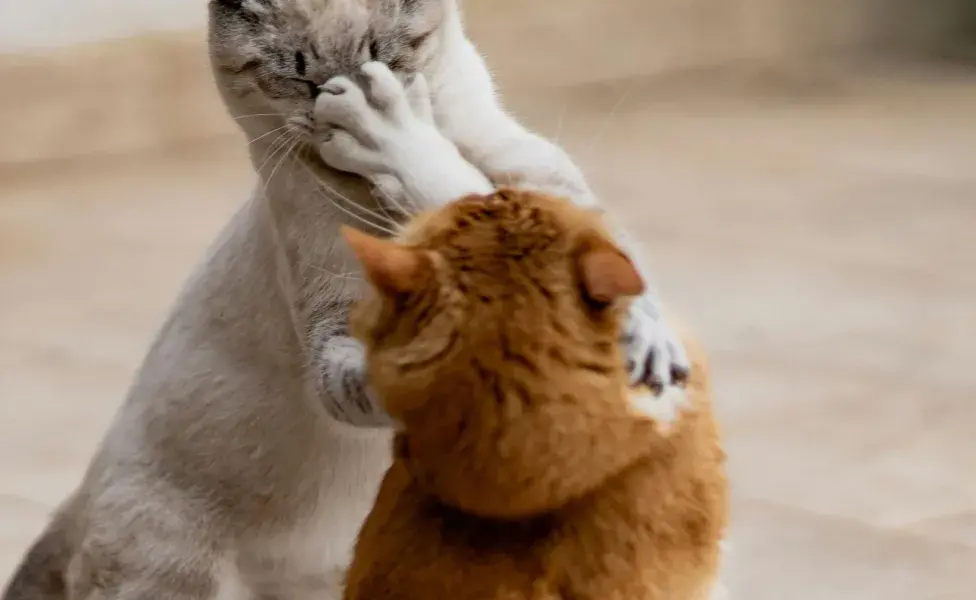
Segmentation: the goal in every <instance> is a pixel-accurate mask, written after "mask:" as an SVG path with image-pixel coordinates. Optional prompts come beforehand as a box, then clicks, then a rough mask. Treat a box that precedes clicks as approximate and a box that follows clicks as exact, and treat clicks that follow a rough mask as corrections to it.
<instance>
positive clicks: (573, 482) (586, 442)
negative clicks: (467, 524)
mask: <svg viewBox="0 0 976 600" xmlns="http://www.w3.org/2000/svg"><path fill="white" fill-rule="evenodd" d="M441 406H443V405H441ZM550 407H551V409H552V410H549V409H546V408H541V409H538V410H535V411H533V412H529V413H526V414H524V415H523V416H522V417H520V418H519V419H517V420H516V421H513V422H510V423H508V424H506V425H504V426H503V427H501V428H499V426H498V425H493V426H491V427H488V429H485V430H484V431H480V429H481V428H479V427H478V426H477V425H475V424H472V423H471V422H470V421H468V420H466V419H464V418H463V417H461V418H460V420H459V422H461V423H465V424H466V425H465V427H464V428H455V431H458V430H460V431H462V432H463V433H460V434H457V435H455V434H451V433H450V431H451V423H450V422H448V421H443V422H442V423H438V424H437V428H438V429H440V430H441V431H440V432H434V433H433V434H432V433H431V431H432V430H431V429H429V428H426V427H424V428H423V430H424V431H423V432H422V433H419V434H415V433H414V432H412V431H410V432H409V433H407V434H403V435H401V441H400V442H399V444H398V447H397V450H398V452H397V456H396V458H397V459H399V460H403V461H404V462H405V463H406V464H407V465H408V470H409V471H410V472H411V473H412V474H413V475H414V476H415V477H416V478H417V479H418V481H419V482H420V483H421V484H422V486H423V487H424V488H426V489H427V491H428V492H429V493H431V494H432V495H434V496H436V497H437V498H438V499H439V500H440V501H441V502H444V503H445V504H448V505H450V506H454V507H456V508H458V509H460V510H463V511H465V512H469V513H471V514H474V515H478V516H483V517H490V518H525V517H532V516H536V515H540V514H544V513H547V512H552V511H554V510H558V509H560V508H562V507H564V506H566V505H567V504H569V503H571V502H573V501H575V500H577V499H579V498H581V497H583V496H586V495H588V494H590V493H592V492H594V491H596V490H598V489H600V488H601V486H603V485H604V484H605V483H606V482H608V481H610V480H611V479H613V478H614V477H616V476H617V475H618V474H620V473H622V472H624V471H626V470H628V469H629V468H631V467H632V466H634V465H635V464H637V463H639V462H641V461H643V460H645V459H646V458H648V457H650V456H652V455H654V454H656V453H660V452H662V451H666V448H665V446H666V445H667V444H666V441H665V440H664V439H663V438H662V435H661V433H660V431H659V428H658V426H657V425H656V424H655V423H654V422H653V421H652V420H650V419H647V418H643V417H641V416H639V415H636V414H634V413H633V412H632V411H631V410H630V409H629V408H628V407H627V406H626V404H625V403H619V408H617V407H612V408H610V409H608V410H607V411H605V412H604V413H603V414H598V413H589V414H585V413H584V412H579V411H577V412H576V413H574V414H570V413H567V412H565V411H562V410H561V409H560V407H559V406H558V405H557V404H551V405H550ZM496 423H497V421H496ZM441 433H443V435H441Z"/></svg>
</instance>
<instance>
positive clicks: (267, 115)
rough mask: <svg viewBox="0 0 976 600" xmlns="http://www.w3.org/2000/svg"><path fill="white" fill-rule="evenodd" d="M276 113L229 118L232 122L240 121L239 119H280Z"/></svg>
mask: <svg viewBox="0 0 976 600" xmlns="http://www.w3.org/2000/svg"><path fill="white" fill-rule="evenodd" d="M280 116H281V115H279V114H278V113H254V114H252V115H241V116H239V117H231V119H232V120H234V121H240V120H241V119H254V118H257V117H280Z"/></svg>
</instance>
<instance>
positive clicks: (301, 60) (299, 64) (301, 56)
mask: <svg viewBox="0 0 976 600" xmlns="http://www.w3.org/2000/svg"><path fill="white" fill-rule="evenodd" d="M307 68H308V63H307V62H306V60H305V53H304V52H296V53H295V72H296V73H298V74H299V75H301V76H302V77H304V76H305V70H306V69H307Z"/></svg>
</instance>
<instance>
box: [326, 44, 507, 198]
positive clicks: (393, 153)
mask: <svg viewBox="0 0 976 600" xmlns="http://www.w3.org/2000/svg"><path fill="white" fill-rule="evenodd" d="M362 70H363V74H364V75H365V78H366V81H367V87H368V89H367V91H368V94H369V97H367V94H366V93H364V91H363V90H361V89H360V88H359V87H358V86H357V85H356V84H355V83H354V82H353V81H352V80H351V79H349V78H347V77H336V78H333V79H331V80H330V81H329V82H328V83H326V85H325V86H323V91H324V92H326V93H323V94H320V95H319V97H318V99H317V101H316V106H315V117H316V120H317V121H318V122H319V123H320V125H321V126H324V127H325V128H327V133H326V135H325V139H323V140H322V141H321V143H320V145H319V153H320V155H321V156H322V159H323V160H324V161H325V162H326V163H327V164H329V165H330V166H332V167H333V168H336V169H340V170H342V171H347V172H350V173H355V174H357V175H361V176H363V177H365V178H367V179H370V180H371V181H376V180H377V179H378V178H382V177H384V176H394V177H395V178H396V180H398V181H399V182H400V184H401V185H402V186H403V189H404V191H405V193H406V195H407V196H408V197H409V198H410V199H411V200H412V201H413V202H414V203H415V204H416V205H417V206H418V207H420V208H424V207H427V206H440V205H443V204H446V203H447V202H450V201H452V200H456V199H458V198H460V197H463V196H465V195H468V194H485V193H490V192H491V191H492V190H493V189H494V187H493V186H492V185H491V182H489V181H488V179H487V178H486V177H485V176H484V175H483V174H482V173H481V172H480V171H478V170H477V169H476V168H475V167H474V166H472V165H471V164H470V163H469V162H467V161H466V160H464V158H463V157H462V156H461V154H460V153H459V152H458V150H457V147H456V146H455V145H454V144H453V143H452V142H451V141H449V140H448V139H447V138H445V137H444V136H443V135H442V134H441V133H440V131H438V130H437V128H436V127H435V126H434V125H433V123H432V122H431V121H430V118H429V115H430V112H429V109H427V108H425V107H424V106H423V98H424V97H425V94H424V92H423V91H422V89H421V91H419V92H418V91H416V90H415V91H413V92H412V93H410V94H408V92H407V90H406V89H404V87H403V85H402V84H401V83H400V81H399V80H398V79H397V78H396V76H395V75H393V73H392V72H391V71H390V70H389V68H388V67H386V65H383V64H382V63H378V62H371V63H367V64H366V65H364V66H363V68H362ZM413 85H414V86H417V85H420V86H424V85H425V82H424V81H423V78H422V76H420V75H418V76H417V78H416V80H415V81H414V84H413ZM371 100H373V101H372V102H371ZM418 112H419V114H418ZM330 126H331V128H330Z"/></svg>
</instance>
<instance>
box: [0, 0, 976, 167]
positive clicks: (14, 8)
mask: <svg viewBox="0 0 976 600" xmlns="http://www.w3.org/2000/svg"><path fill="white" fill-rule="evenodd" d="M206 1H207V0H0V81H3V82H4V84H3V85H0V164H2V163H24V162H33V161H38V160H46V159H52V158H65V157H70V156H77V155H79V154H89V153H92V152H124V151H130V150H133V149H143V148H147V147H157V146H160V145H164V144H170V143H184V142H186V141H189V140H194V139H199V138H201V137H204V136H215V135H226V134H234V135H236V128H235V127H234V126H233V124H232V122H231V121H230V120H229V119H227V117H226V115H225V112H224V109H223V107H222V106H221V104H220V101H219V100H218V98H217V95H216V94H215V92H214V87H213V82H212V76H211V73H210V70H209V65H208V63H207V54H206V42H205V35H204V32H205V25H206ZM461 2H462V5H463V6H464V7H465V13H466V21H467V23H468V27H469V30H470V32H471V34H472V36H473V37H474V39H475V41H476V42H477V43H478V44H479V46H480V48H481V49H482V50H483V51H484V52H485V53H486V54H487V55H488V58H489V63H490V64H491V66H492V67H493V68H494V70H495V71H496V72H497V73H499V74H500V75H501V76H502V78H503V79H506V80H509V81H516V82H518V85H519V86H520V87H523V88H524V87H530V86H540V87H547V86H553V85H560V86H563V85H572V84H573V83H576V82H578V81H591V82H592V81H594V80H597V79H604V80H607V81H613V80H616V79H618V78H622V77H634V76H638V77H644V76H648V77H654V76H656V75H658V74H671V73H676V72H677V73H682V72H691V73H693V74H700V75H701V77H700V79H704V80H709V79H711V78H714V77H715V68H721V69H725V70H726V71H730V72H734V71H735V70H736V69H738V68H739V67H745V69H744V70H745V71H747V72H748V71H749V70H750V69H752V68H753V67H754V66H756V65H759V66H760V67H761V69H760V70H762V72H763V73H764V74H765V73H766V71H764V69H767V67H768V70H769V71H770V72H773V73H777V72H778V71H782V72H784V73H786V74H787V75H788V76H789V77H791V78H792V77H801V78H802V77H804V76H805V75H806V74H807V73H808V72H809V73H815V72H816V69H807V68H806V66H807V64H808V61H809V62H813V61H824V60H826V61H830V62H832V63H833V64H840V65H843V66H845V67H846V66H850V65H853V64H856V63H857V61H858V59H859V58H860V57H862V56H865V55H870V54H872V53H875V52H880V53H882V54H883V53H884V52H885V51H886V49H892V48H899V49H901V50H905V49H907V51H908V52H913V51H916V49H917V48H920V47H925V46H928V45H932V44H934V43H935V42H936V41H938V40H939V39H940V38H941V36H942V35H943V33H944V32H945V31H947V30H948V29H949V28H952V27H955V25H956V24H958V23H960V22H961V20H960V18H959V17H957V16H956V15H958V14H959V9H960V7H964V6H970V7H971V6H973V5H974V4H976V0H461ZM954 11H955V12H954ZM595 28H598V29H599V33H598V34H596V35H595V34H594V33H593V30H594V29H595ZM608 31H609V32H613V36H612V38H613V40H614V42H613V43H606V40H607V39H608V36H607V35H606V32H608ZM161 32H165V33H161ZM513 46H515V47H517V48H518V52H512V51H511V48H512V47H513ZM818 66H819V65H818ZM574 78H576V79H575V80H574ZM502 83H504V81H502Z"/></svg>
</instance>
